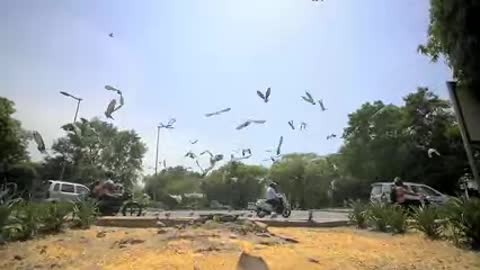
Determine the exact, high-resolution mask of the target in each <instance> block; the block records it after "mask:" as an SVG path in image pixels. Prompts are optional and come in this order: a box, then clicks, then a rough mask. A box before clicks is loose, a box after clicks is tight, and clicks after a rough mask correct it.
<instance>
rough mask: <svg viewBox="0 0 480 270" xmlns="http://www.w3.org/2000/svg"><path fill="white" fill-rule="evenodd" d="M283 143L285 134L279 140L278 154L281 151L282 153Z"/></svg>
mask: <svg viewBox="0 0 480 270" xmlns="http://www.w3.org/2000/svg"><path fill="white" fill-rule="evenodd" d="M282 144H283V136H280V140H279V142H278V146H277V155H280V153H281V150H282Z"/></svg>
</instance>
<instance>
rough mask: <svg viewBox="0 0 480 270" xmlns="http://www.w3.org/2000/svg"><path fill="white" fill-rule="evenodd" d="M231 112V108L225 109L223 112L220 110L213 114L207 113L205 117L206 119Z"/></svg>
mask: <svg viewBox="0 0 480 270" xmlns="http://www.w3.org/2000/svg"><path fill="white" fill-rule="evenodd" d="M230 110H232V109H231V108H225V109H222V110H219V111H215V112H211V113H206V114H205V116H206V117H210V116H214V115H220V114H222V113H226V112H229V111H230Z"/></svg>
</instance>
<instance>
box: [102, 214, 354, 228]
mask: <svg viewBox="0 0 480 270" xmlns="http://www.w3.org/2000/svg"><path fill="white" fill-rule="evenodd" d="M194 220H195V218H157V217H123V216H117V217H115V216H114V217H100V218H98V219H97V222H96V225H97V226H110V227H126V228H158V227H164V226H166V227H173V226H176V225H182V224H188V223H190V222H193V221H194ZM250 220H252V221H258V222H261V223H264V224H266V225H268V226H270V227H308V228H332V227H343V226H348V225H349V224H348V221H346V220H335V221H326V222H308V221H284V220H267V219H250Z"/></svg>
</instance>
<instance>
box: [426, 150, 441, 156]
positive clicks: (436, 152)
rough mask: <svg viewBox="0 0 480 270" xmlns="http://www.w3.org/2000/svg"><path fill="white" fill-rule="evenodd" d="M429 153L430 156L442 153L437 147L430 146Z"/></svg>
mask: <svg viewBox="0 0 480 270" xmlns="http://www.w3.org/2000/svg"><path fill="white" fill-rule="evenodd" d="M427 154H428V158H432V157H433V154H435V155H437V156H441V155H440V153H439V152H438V151H437V149H435V148H429V149H428V151H427Z"/></svg>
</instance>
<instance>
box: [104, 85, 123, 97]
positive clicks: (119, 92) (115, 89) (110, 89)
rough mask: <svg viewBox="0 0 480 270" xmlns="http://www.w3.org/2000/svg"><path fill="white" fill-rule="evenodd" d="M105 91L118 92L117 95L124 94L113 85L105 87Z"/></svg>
mask: <svg viewBox="0 0 480 270" xmlns="http://www.w3.org/2000/svg"><path fill="white" fill-rule="evenodd" d="M105 89H106V90H108V91H114V92H117V94H119V95H121V94H122V91H120V90H119V89H117V88H115V87H113V86H111V85H108V84H107V85H105Z"/></svg>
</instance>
